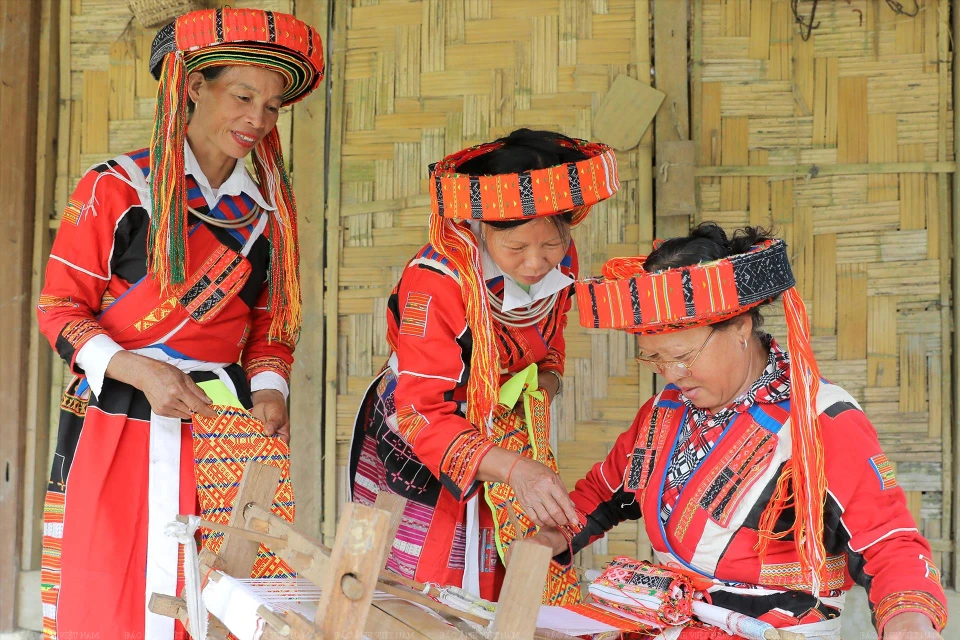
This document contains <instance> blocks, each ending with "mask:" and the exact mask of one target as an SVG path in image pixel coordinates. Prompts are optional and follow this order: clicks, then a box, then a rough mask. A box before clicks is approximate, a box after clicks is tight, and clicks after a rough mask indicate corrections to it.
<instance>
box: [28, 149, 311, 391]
mask: <svg viewBox="0 0 960 640" xmlns="http://www.w3.org/2000/svg"><path fill="white" fill-rule="evenodd" d="M135 172H141V175H139V176H138V175H136V173H135ZM148 172H149V156H148V153H147V150H141V151H137V152H134V153H131V154H128V155H125V156H119V157H117V158H115V159H113V160H109V161H107V162H104V163H101V164H99V165H96V166H94V167H93V168H92V169H90V170H89V171H88V172H87V173H86V175H84V177H83V178H82V179H81V180H80V183H79V184H78V185H77V188H76V190H75V191H74V193H73V196H72V197H71V198H70V200H69V202H68V203H67V207H66V210H65V211H64V214H63V218H62V220H61V223H60V229H59V231H58V232H57V237H56V240H55V241H54V244H53V248H52V251H51V254H50V261H49V263H48V264H47V271H46V279H45V283H44V288H43V291H42V292H41V295H40V300H39V304H38V307H37V312H38V313H37V318H38V321H39V326H40V331H41V332H42V333H43V334H44V335H45V336H46V337H47V339H48V340H49V341H50V343H51V344H52V345H53V346H54V348H55V349H56V350H57V351H58V352H59V354H60V355H61V356H62V357H63V358H64V360H66V361H67V362H68V363H69V364H70V366H71V368H72V369H73V371H74V372H75V373H77V374H83V373H84V372H83V370H82V369H80V368H79V366H78V365H77V363H76V356H77V353H78V352H79V351H80V350H81V349H82V348H83V347H84V346H85V345H86V344H87V343H88V342H89V341H90V340H91V339H93V338H94V337H96V336H99V335H107V336H109V337H110V338H111V339H112V340H113V341H115V342H116V343H118V344H119V345H120V346H121V347H123V348H124V349H128V350H129V349H138V348H142V347H148V346H159V345H162V348H163V349H164V350H165V351H167V352H168V353H169V354H171V355H173V356H174V357H181V358H189V359H194V360H202V361H207V362H224V363H233V362H237V361H238V360H239V361H241V363H242V365H243V367H244V369H245V370H246V372H247V375H248V377H249V378H250V379H252V378H253V377H254V376H256V375H257V374H260V373H265V372H272V373H275V374H277V375H280V376H281V377H282V378H283V380H284V381H287V382H289V379H290V367H291V365H292V364H293V345H291V344H280V343H278V342H276V341H274V342H271V343H268V342H267V331H268V329H269V327H270V321H271V312H270V311H268V310H267V301H268V300H269V294H268V291H267V289H268V283H267V270H268V267H269V264H270V242H269V238H268V237H267V235H266V233H265V231H264V230H263V228H261V227H259V226H257V225H250V226H248V227H247V228H244V229H240V230H227V229H222V228H219V227H214V226H212V225H207V224H205V223H201V222H199V220H197V219H196V218H194V217H193V216H191V219H190V236H189V239H188V252H189V263H188V266H189V271H188V276H187V278H188V280H187V283H186V284H185V285H184V286H183V287H182V288H180V289H178V290H177V291H176V292H168V293H162V292H161V290H160V287H159V285H158V284H157V282H156V281H155V280H154V279H153V278H151V277H149V276H147V261H146V246H147V245H146V242H147V235H148V231H149V226H150V217H149V214H148V212H147V208H146V204H147V202H148V198H149V195H148V193H141V192H138V190H137V189H136V188H134V186H132V185H138V186H140V188H141V189H143V188H144V187H145V185H146V182H145V177H146V175H147V173H148ZM187 185H188V199H189V203H190V206H191V207H193V208H195V209H197V210H199V211H201V212H203V213H209V214H210V215H214V216H216V217H222V218H226V219H232V218H236V217H239V216H242V215H244V214H246V213H247V212H249V211H250V209H251V207H253V206H254V203H253V201H252V200H251V199H250V198H249V197H248V196H246V195H245V194H241V195H239V196H224V197H222V198H221V199H220V201H219V202H218V206H217V207H216V208H215V209H214V210H213V211H212V212H211V211H209V210H208V207H207V203H206V200H205V199H204V197H203V195H202V193H201V192H200V189H199V188H198V187H197V185H196V182H195V181H194V180H193V178H192V176H188V177H187ZM88 204H92V205H93V207H92V208H90V207H89V206H87V205H88ZM264 215H269V213H267V212H264V213H262V214H261V217H263V216H264ZM267 229H269V227H267ZM187 322H190V323H193V325H192V326H193V328H195V329H196V330H191V331H184V330H181V329H182V327H183V326H184V325H185V323H187ZM110 355H112V353H110ZM104 366H106V365H105V364H104ZM101 375H102V372H101Z"/></svg>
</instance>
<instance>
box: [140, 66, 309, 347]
mask: <svg viewBox="0 0 960 640" xmlns="http://www.w3.org/2000/svg"><path fill="white" fill-rule="evenodd" d="M187 75H188V74H187V69H186V66H185V64H184V59H183V54H182V53H179V52H177V53H174V54H169V55H167V57H166V58H165V59H164V61H163V69H162V72H161V75H160V86H159V88H158V90H157V110H156V118H155V125H154V131H153V137H152V139H151V141H150V187H151V197H152V201H153V211H152V214H151V217H150V235H149V238H148V240H147V269H148V273H149V274H150V275H151V276H152V277H153V278H155V279H156V280H157V282H159V283H160V286H161V289H162V290H163V291H164V292H167V291H169V290H170V289H171V287H172V288H173V289H174V291H175V290H176V289H177V285H181V284H183V283H184V282H185V281H186V279H187V274H188V273H189V252H188V243H187V231H188V229H187V226H188V225H187V215H188V213H187V212H188V210H187V189H186V174H185V168H184V145H185V144H186V132H187V118H186V116H187V109H186V104H184V103H185V101H186V99H187V98H186V96H187ZM253 163H254V167H255V168H256V173H257V180H258V182H259V183H260V190H261V192H262V193H263V194H264V196H265V197H266V198H267V200H270V201H272V202H273V204H274V206H276V208H277V210H276V211H275V212H270V214H269V216H270V245H271V250H270V281H269V287H270V303H269V309H270V311H272V313H273V317H272V321H271V324H270V329H269V331H268V333H267V339H268V340H270V341H273V340H276V341H280V342H283V343H285V344H289V345H293V344H296V342H297V339H298V337H299V335H300V326H301V323H302V306H301V297H300V257H299V252H298V250H297V204H296V200H295V199H294V197H293V188H292V186H291V183H290V176H289V175H288V174H287V170H286V167H285V165H284V162H283V151H282V149H281V147H280V136H279V134H278V133H277V130H276V128H274V129H273V130H272V131H271V132H270V133H269V134H267V136H266V137H265V138H264V139H263V140H261V141H260V143H259V144H258V145H257V147H256V149H254V152H253Z"/></svg>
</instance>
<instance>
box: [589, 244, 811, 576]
mask: <svg viewBox="0 0 960 640" xmlns="http://www.w3.org/2000/svg"><path fill="white" fill-rule="evenodd" d="M646 259H647V257H646V256H638V257H630V258H614V259H612V260H610V261H608V262H607V263H606V264H605V265H604V266H603V271H602V273H603V275H601V276H599V277H596V278H587V279H585V280H581V281H579V282H577V284H576V291H577V306H578V308H579V310H580V324H581V325H583V326H585V327H591V328H610V329H621V330H623V331H627V332H629V333H636V334H645V335H649V334H654V333H668V332H672V331H681V330H683V329H689V328H691V327H698V326H704V325H711V324H716V323H718V322H723V321H724V320H729V319H730V318H733V317H735V316H738V315H740V314H742V313H744V312H746V311H748V310H750V309H752V308H753V307H756V306H758V305H760V304H763V303H764V302H770V301H771V300H773V299H775V298H776V297H777V296H779V295H782V297H783V307H784V311H785V313H786V320H787V344H788V349H789V352H790V379H791V387H790V393H791V402H790V424H791V428H790V435H791V438H792V447H793V450H792V455H791V458H790V460H788V461H787V463H786V466H785V467H784V471H783V473H782V474H781V476H780V480H779V481H778V483H777V487H776V491H775V492H774V495H773V498H772V500H771V502H770V504H769V505H768V506H767V508H766V510H765V511H764V512H763V514H762V516H761V518H760V541H759V543H758V544H759V546H758V551H759V552H760V554H761V557H762V556H763V555H764V554H765V553H766V549H767V546H768V544H769V542H770V540H773V539H780V538H783V537H785V536H786V535H787V534H791V533H792V534H793V536H794V540H795V541H796V545H797V551H798V554H799V556H800V565H801V568H802V569H803V570H804V571H805V572H809V573H810V574H811V575H812V578H813V579H812V584H813V586H814V588H813V591H814V593H816V594H819V586H820V585H821V584H826V552H825V550H824V546H823V504H824V499H825V497H826V489H827V481H826V476H825V475H824V464H823V444H822V440H821V438H820V421H819V419H818V414H817V407H816V401H817V392H818V390H819V388H820V371H819V369H818V367H817V361H816V358H814V356H813V349H812V348H811V346H810V322H809V320H808V319H807V311H806V307H805V306H804V304H803V300H802V299H801V298H800V294H799V293H798V292H797V290H796V288H795V285H796V280H795V279H794V276H793V271H792V270H791V269H790V260H789V258H788V256H787V245H786V243H785V242H783V241H782V240H779V239H774V240H766V241H764V242H759V243H757V244H755V245H754V246H753V247H752V248H751V249H750V250H749V251H747V252H745V253H741V254H735V255H732V256H728V257H726V258H723V259H721V260H715V261H713V262H705V263H701V264H695V265H690V266H685V267H675V268H672V269H664V270H662V271H658V272H656V273H651V272H648V271H646V269H644V267H643V265H644V263H645V262H646ZM791 504H792V506H793V508H794V510H795V513H796V520H795V522H794V525H793V527H792V528H791V529H790V530H788V531H786V532H783V533H774V531H773V529H774V525H775V524H776V522H777V519H778V517H779V516H780V514H781V513H782V512H783V510H784V509H785V508H786V507H787V506H788V505H791Z"/></svg>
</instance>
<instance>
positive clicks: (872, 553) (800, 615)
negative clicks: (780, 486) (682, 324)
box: [571, 382, 946, 630]
mask: <svg viewBox="0 0 960 640" xmlns="http://www.w3.org/2000/svg"><path fill="white" fill-rule="evenodd" d="M817 405H818V411H819V413H820V423H821V427H822V434H823V446H824V459H825V461H826V477H827V486H828V496H827V503H826V505H825V511H824V543H825V546H826V551H827V554H828V561H827V567H828V573H829V578H828V582H827V584H825V585H824V590H823V592H822V593H821V598H820V600H819V601H818V600H817V599H816V598H814V597H813V596H811V595H810V593H809V589H810V584H809V576H807V575H803V574H801V572H800V565H799V562H798V557H797V554H796V551H795V548H794V543H793V539H792V536H789V537H787V538H784V539H782V540H775V541H773V542H771V544H770V547H769V551H768V554H767V556H766V558H765V559H763V560H761V559H760V558H759V557H758V554H757V552H756V551H755V550H754V548H755V545H756V543H757V540H758V536H757V529H758V525H759V520H760V515H761V513H762V512H763V510H764V507H766V505H767V503H768V501H769V500H770V497H771V496H772V494H773V489H774V487H775V485H776V482H777V479H778V478H779V476H780V473H781V470H782V469H783V465H784V463H785V462H786V460H788V459H789V458H790V452H791V445H790V431H789V426H788V425H789V418H790V401H789V400H785V401H781V402H778V403H775V404H772V403H767V402H757V403H756V404H754V405H753V406H751V407H750V408H749V409H748V410H746V411H743V412H740V413H739V414H738V415H737V416H736V417H734V418H733V419H732V421H731V422H730V424H729V425H728V426H727V427H726V429H725V430H724V433H723V435H722V436H720V439H719V440H718V441H717V443H716V445H715V446H714V447H713V449H712V450H711V451H710V453H709V454H708V455H707V457H706V458H705V459H704V460H703V461H702V463H701V464H700V465H699V466H698V467H697V468H696V470H695V471H694V472H693V474H692V476H691V477H690V479H689V480H688V481H687V483H686V485H685V486H684V487H683V488H682V490H681V492H680V495H679V498H678V499H677V502H676V506H675V508H674V509H673V511H672V512H671V514H670V516H669V518H668V519H667V522H666V523H665V524H664V523H662V522H661V519H660V516H659V509H660V499H661V498H660V497H661V495H662V492H663V486H664V476H665V473H666V465H667V463H668V460H669V459H670V458H672V457H673V449H674V447H676V441H677V439H678V438H677V436H678V433H679V430H680V427H681V426H682V424H683V422H684V421H685V419H686V407H685V405H684V404H683V403H682V402H681V399H680V392H679V390H678V389H677V388H676V387H675V386H673V385H670V386H668V387H667V388H666V389H664V391H663V392H662V393H661V394H659V395H658V396H657V397H655V398H653V399H651V400H650V401H648V402H647V403H646V404H645V405H644V406H643V408H642V409H640V411H639V412H638V413H637V417H636V419H635V420H634V422H633V424H632V425H631V427H630V429H629V430H628V431H626V432H624V433H623V434H622V435H621V436H620V437H619V438H618V439H617V441H616V444H615V445H614V447H613V449H612V450H611V452H610V454H609V455H608V456H607V458H606V459H605V460H604V461H602V462H599V463H597V464H596V465H594V467H593V468H592V469H591V470H590V471H589V472H588V474H587V476H586V477H585V478H583V479H582V480H580V481H579V482H578V483H577V485H576V488H575V489H574V491H573V492H572V493H571V497H572V498H573V501H574V503H575V504H576V505H577V507H578V508H579V509H580V510H582V511H583V512H585V513H586V514H588V517H587V524H586V526H585V527H584V529H583V530H582V531H581V532H580V534H579V535H577V536H576V537H575V538H574V540H573V550H574V551H578V550H579V549H582V548H583V547H584V546H586V545H588V544H590V543H591V542H593V541H594V540H596V539H597V538H599V537H600V536H602V535H603V534H604V533H605V532H606V531H608V530H609V529H611V528H612V527H614V526H615V525H616V524H618V523H620V522H622V521H624V520H634V519H637V518H640V517H643V519H644V524H645V528H646V531H647V535H648V536H649V538H650V541H651V544H652V546H653V548H654V551H655V555H656V559H657V560H658V561H659V562H662V563H664V564H670V563H672V564H674V565H675V566H682V567H685V568H687V569H692V570H694V571H697V572H699V573H702V574H704V575H706V576H708V577H711V578H714V579H715V580H716V581H717V587H716V588H714V589H712V590H711V595H712V597H713V601H714V604H717V605H718V606H722V607H726V608H728V609H733V610H736V611H739V612H741V613H745V614H747V615H751V616H754V617H758V618H760V619H762V620H766V621H768V622H770V623H771V624H773V625H774V626H777V627H785V626H791V625H795V624H808V623H816V622H821V621H823V620H826V619H830V618H835V617H837V616H838V615H839V611H840V609H841V608H842V603H843V601H842V597H841V596H842V593H843V592H845V591H846V590H848V589H850V588H851V587H852V586H853V585H854V583H856V584H860V585H862V586H863V587H864V588H865V589H866V590H867V593H868V595H869V600H870V606H871V609H872V611H873V614H874V621H875V624H876V626H877V628H878V629H880V630H882V628H883V625H884V624H885V623H886V621H887V620H889V619H890V618H891V617H892V616H894V615H896V614H897V613H901V612H903V611H919V612H921V613H924V614H925V615H927V616H929V617H930V619H931V620H933V622H934V624H935V625H937V627H938V628H941V629H942V628H943V626H944V625H945V623H946V599H945V596H944V593H943V589H942V587H941V585H940V576H939V572H938V570H937V568H936V567H935V566H934V564H933V562H932V561H931V559H930V546H929V544H928V543H927V541H926V540H925V539H924V538H923V536H921V535H920V533H919V531H918V530H917V528H916V525H915V523H914V521H913V518H912V516H911V515H910V512H909V511H908V509H907V504H906V498H905V495H904V492H903V490H902V489H901V488H900V486H899V485H898V484H897V480H896V478H895V476H894V473H893V470H892V467H891V465H890V462H889V461H888V460H887V458H886V456H885V455H884V454H883V451H882V450H881V449H880V444H879V441H878V440H877V434H876V431H875V429H874V428H873V425H871V424H870V421H869V420H868V419H867V417H866V415H864V413H863V412H862V411H861V410H860V408H859V406H858V405H857V404H856V402H855V401H854V399H853V398H852V397H851V396H850V395H849V394H847V393H846V392H845V391H843V390H842V389H841V388H840V387H837V386H836V385H832V384H829V383H826V382H824V383H823V384H822V385H821V388H820V394H819V396H818V398H817ZM792 518H793V511H792V509H788V510H787V511H786V512H785V513H784V514H783V515H782V516H781V519H780V521H778V523H777V526H776V530H777V531H784V530H786V529H787V528H788V527H789V524H790V522H791V520H792ZM805 590H806V591H807V592H806V593H804V591H805Z"/></svg>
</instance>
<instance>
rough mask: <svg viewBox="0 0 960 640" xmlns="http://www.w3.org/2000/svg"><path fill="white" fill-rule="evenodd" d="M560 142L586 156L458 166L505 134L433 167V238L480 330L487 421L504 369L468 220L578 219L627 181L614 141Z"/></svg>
mask: <svg viewBox="0 0 960 640" xmlns="http://www.w3.org/2000/svg"><path fill="white" fill-rule="evenodd" d="M557 142H558V143H559V144H565V145H569V146H570V147H571V148H573V149H576V150H577V151H579V152H581V153H582V154H583V155H584V156H586V158H585V159H584V160H580V161H577V162H565V163H563V164H558V165H556V166H552V167H547V168H544V169H532V170H530V171H523V172H520V173H511V174H499V175H468V174H461V173H458V172H457V170H458V169H459V167H460V166H462V165H463V164H464V163H465V162H467V161H468V160H472V159H474V158H477V157H479V156H482V155H484V154H486V153H490V152H491V151H493V150H495V149H499V148H501V147H503V146H504V143H503V142H499V141H498V142H488V143H486V144H481V145H477V146H475V147H470V148H469V149H464V150H462V151H458V152H457V153H454V154H451V155H449V156H447V157H446V158H444V159H443V160H441V161H440V162H438V163H436V164H434V165H432V166H431V167H430V187H431V188H430V204H431V206H432V211H433V215H431V216H430V244H431V245H432V246H433V248H434V249H435V250H436V251H437V252H439V253H440V254H442V255H443V256H444V257H445V258H447V259H448V260H449V261H450V262H451V265H452V267H453V268H454V269H456V270H457V271H458V272H459V274H460V290H461V292H462V296H463V301H464V304H465V306H466V316H467V324H468V326H469V327H470V330H471V332H472V333H473V352H472V354H471V357H470V379H469V382H468V383H467V418H468V419H469V420H470V422H472V423H473V424H474V425H477V426H482V425H485V424H486V421H487V417H488V416H489V414H490V412H491V411H492V409H493V406H494V404H495V403H496V398H497V396H498V389H497V387H498V381H499V373H500V368H499V366H498V362H497V348H496V345H495V344H494V338H493V327H492V325H491V321H490V304H489V302H488V299H487V287H486V284H485V282H484V279H483V268H482V266H481V261H480V251H479V247H478V245H477V239H476V238H475V237H474V236H473V234H472V233H471V232H470V229H469V227H468V226H467V224H466V221H469V220H477V221H481V222H504V221H508V220H522V219H524V218H528V219H530V218H539V217H547V216H554V215H559V214H562V213H566V212H568V211H569V212H572V213H573V220H572V222H571V224H572V225H573V226H576V225H578V224H580V222H582V221H583V219H584V218H586V216H587V213H589V211H590V208H591V207H592V206H593V205H595V204H597V203H598V202H601V201H603V200H606V199H607V198H609V197H611V196H612V195H613V194H615V193H616V192H617V189H619V188H620V181H619V179H618V177H617V159H616V157H615V155H614V153H613V150H612V149H611V148H610V147H608V146H606V145H603V144H598V143H594V142H587V141H585V140H575V139H564V138H558V139H557Z"/></svg>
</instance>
